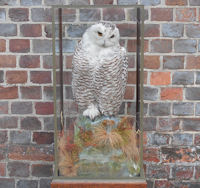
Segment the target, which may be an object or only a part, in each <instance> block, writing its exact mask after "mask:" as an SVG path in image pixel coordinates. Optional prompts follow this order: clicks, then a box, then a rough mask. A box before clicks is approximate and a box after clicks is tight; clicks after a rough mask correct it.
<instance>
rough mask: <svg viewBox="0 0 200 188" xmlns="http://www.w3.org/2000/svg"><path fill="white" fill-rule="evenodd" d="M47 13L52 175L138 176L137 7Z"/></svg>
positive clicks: (66, 9) (56, 9)
mask: <svg viewBox="0 0 200 188" xmlns="http://www.w3.org/2000/svg"><path fill="white" fill-rule="evenodd" d="M138 9H139V10H138ZM137 11H140V15H139V14H137V13H138V12H137ZM53 14H54V21H53V35H54V36H53V43H54V44H53V51H54V58H53V59H54V99H55V153H56V155H55V161H56V164H55V176H56V177H65V178H78V179H82V178H84V179H127V178H136V177H141V176H142V158H141V157H142V153H141V152H142V139H141V136H142V109H143V108H142V102H143V101H142V97H141V92H142V78H143V77H142V61H143V45H142V44H143V37H142V31H143V27H142V26H143V25H142V23H143V22H142V16H141V15H142V14H143V7H134V6H133V7H130V6H129V7H128V6H127V7H126V6H124V7H123V6H122V7H118V6H105V7H62V8H59V7H54V8H53ZM137 15H138V16H139V17H140V22H138V26H137ZM91 28H92V29H91ZM118 31H119V33H120V38H119V39H118V33H117V32H118ZM137 31H138V32H140V36H139V38H138V40H137ZM85 33H87V36H86V34H85ZM83 35H85V38H84V42H83ZM93 35H95V36H93ZM87 37H88V38H87ZM61 39H62V40H61ZM80 43H82V44H81V45H80ZM87 43H88V44H87ZM93 43H94V45H93ZM137 44H138V45H137ZM119 45H120V46H121V47H119ZM96 46H98V47H97V48H96ZM99 46H100V47H99ZM137 47H138V48H137ZM113 51H114V52H113ZM125 51H126V53H125ZM126 57H127V59H126ZM137 62H138V63H139V67H138V68H139V71H137ZM137 83H138V87H137ZM137 101H138V102H137Z"/></svg>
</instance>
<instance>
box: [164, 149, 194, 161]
mask: <svg viewBox="0 0 200 188" xmlns="http://www.w3.org/2000/svg"><path fill="white" fill-rule="evenodd" d="M161 153H162V162H163V163H181V162H195V161H196V154H195V151H192V149H191V148H171V147H163V148H161Z"/></svg>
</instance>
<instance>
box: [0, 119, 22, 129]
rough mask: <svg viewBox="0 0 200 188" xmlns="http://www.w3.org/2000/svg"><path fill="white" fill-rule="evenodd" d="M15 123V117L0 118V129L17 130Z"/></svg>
mask: <svg viewBox="0 0 200 188" xmlns="http://www.w3.org/2000/svg"><path fill="white" fill-rule="evenodd" d="M17 121H18V118H17V117H13V116H12V117H9V116H8V117H7V116H4V117H0V128H1V129H13V128H17V124H18V123H17Z"/></svg>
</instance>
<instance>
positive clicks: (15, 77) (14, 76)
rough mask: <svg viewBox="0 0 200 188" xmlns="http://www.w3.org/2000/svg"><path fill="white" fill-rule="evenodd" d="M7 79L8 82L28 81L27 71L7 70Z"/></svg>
mask: <svg viewBox="0 0 200 188" xmlns="http://www.w3.org/2000/svg"><path fill="white" fill-rule="evenodd" d="M6 81H7V83H8V84H20V83H21V84H22V83H26V82H27V71H7V72H6Z"/></svg>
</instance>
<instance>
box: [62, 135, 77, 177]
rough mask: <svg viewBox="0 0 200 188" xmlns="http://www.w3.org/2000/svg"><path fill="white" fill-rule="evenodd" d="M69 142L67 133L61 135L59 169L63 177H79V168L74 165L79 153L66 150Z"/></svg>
mask: <svg viewBox="0 0 200 188" xmlns="http://www.w3.org/2000/svg"><path fill="white" fill-rule="evenodd" d="M67 142H68V139H67V135H66V134H65V133H62V134H60V137H59V140H58V155H59V160H58V161H59V162H58V168H59V172H60V174H61V175H62V176H67V177H73V176H76V175H77V169H78V166H77V165H75V164H74V163H75V159H76V158H77V155H78V153H77V152H76V151H75V152H73V151H68V150H67V149H66V148H67Z"/></svg>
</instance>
